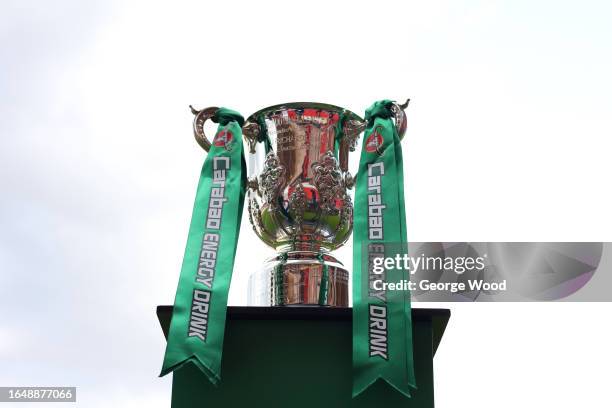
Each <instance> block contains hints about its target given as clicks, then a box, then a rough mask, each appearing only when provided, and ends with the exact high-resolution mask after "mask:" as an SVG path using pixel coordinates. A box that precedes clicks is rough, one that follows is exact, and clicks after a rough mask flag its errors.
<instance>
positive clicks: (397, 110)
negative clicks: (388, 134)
mask: <svg viewBox="0 0 612 408" xmlns="http://www.w3.org/2000/svg"><path fill="white" fill-rule="evenodd" d="M409 103H410V99H406V102H404V103H403V104H401V105H400V104H398V103H397V102H393V103H392V104H391V113H393V119H394V120H395V127H396V128H397V134H398V135H399V139H400V140H402V139H403V138H404V135H405V134H406V127H407V124H408V121H407V120H406V112H405V109H406V108H407V107H408V104H409Z"/></svg>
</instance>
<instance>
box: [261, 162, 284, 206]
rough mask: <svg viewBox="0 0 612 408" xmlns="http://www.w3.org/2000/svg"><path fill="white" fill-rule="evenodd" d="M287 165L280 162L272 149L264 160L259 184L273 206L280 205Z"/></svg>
mask: <svg viewBox="0 0 612 408" xmlns="http://www.w3.org/2000/svg"><path fill="white" fill-rule="evenodd" d="M285 174H286V170H285V166H283V165H282V164H280V161H279V160H278V157H276V154H275V153H274V151H270V153H268V155H267V156H266V160H265V162H264V170H263V172H262V173H261V176H260V181H259V186H260V189H261V192H262V194H263V197H264V199H265V201H266V202H267V203H268V204H270V206H272V207H277V206H278V197H279V190H280V188H281V187H282V186H283V185H284V184H285Z"/></svg>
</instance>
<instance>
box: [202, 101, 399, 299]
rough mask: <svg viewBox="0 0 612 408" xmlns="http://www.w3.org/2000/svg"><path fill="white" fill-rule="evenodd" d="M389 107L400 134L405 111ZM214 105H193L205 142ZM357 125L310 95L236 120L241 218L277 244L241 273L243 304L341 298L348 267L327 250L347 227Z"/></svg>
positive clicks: (350, 116)
mask: <svg viewBox="0 0 612 408" xmlns="http://www.w3.org/2000/svg"><path fill="white" fill-rule="evenodd" d="M394 107H395V108H396V109H394V110H393V113H394V118H395V121H396V124H397V125H398V129H400V134H402V133H403V131H404V130H405V123H406V122H405V114H404V111H403V109H402V107H400V106H399V105H396V106H394ZM216 109H217V108H207V109H204V110H202V111H194V114H196V117H195V120H194V133H195V136H196V140H197V141H198V143H200V145H201V146H202V147H203V148H204V149H205V150H208V148H209V147H210V143H209V142H208V140H207V139H206V137H205V135H204V126H203V125H204V122H205V121H206V119H208V118H209V117H211V116H213V115H214V112H215V111H216ZM365 127H366V122H365V121H364V120H363V119H362V118H360V117H359V116H357V115H356V114H355V113H353V112H351V111H349V110H346V109H344V108H341V107H338V106H334V105H327V104H322V103H313V102H297V103H286V104H282V105H275V106H271V107H268V108H265V109H262V110H260V111H258V112H256V113H254V114H252V115H251V116H249V117H248V119H247V120H246V122H245V123H244V125H243V126H242V132H243V137H244V139H245V141H246V142H247V143H248V146H249V155H248V156H249V157H248V160H247V163H248V167H247V168H248V184H247V189H248V192H247V202H248V216H249V220H250V222H251V224H252V226H253V229H254V231H255V233H256V234H257V236H258V237H259V238H260V239H261V240H262V241H263V242H264V243H266V244H267V245H269V246H270V247H272V248H274V249H275V250H276V251H277V255H276V256H274V257H272V258H271V259H269V260H268V261H267V262H266V263H265V264H264V265H263V266H262V267H260V268H259V269H257V270H255V271H253V272H252V273H251V275H250V277H249V296H248V304H249V305H250V306H281V305H318V306H340V307H346V306H348V301H349V273H348V271H347V270H346V269H345V268H344V267H343V265H342V263H341V262H340V261H338V260H337V259H336V258H335V257H334V256H333V255H332V254H331V251H333V250H334V249H336V248H338V247H340V246H341V245H343V244H344V243H345V242H346V241H347V240H348V238H349V237H350V235H351V232H352V229H353V204H352V201H351V198H350V196H349V192H348V191H349V190H350V189H351V188H352V187H353V185H354V180H353V177H352V175H351V174H350V172H349V171H348V156H349V152H350V151H354V150H355V146H356V143H357V139H358V138H359V135H360V133H361V132H362V131H363V130H364V129H365Z"/></svg>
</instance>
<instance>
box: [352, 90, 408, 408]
mask: <svg viewBox="0 0 612 408" xmlns="http://www.w3.org/2000/svg"><path fill="white" fill-rule="evenodd" d="M391 103H392V102H391V101H388V100H383V101H379V102H376V103H374V104H373V105H372V106H371V107H370V108H368V110H367V111H366V116H365V118H366V120H367V121H368V126H367V128H366V130H365V136H364V141H363V146H362V152H361V159H360V162H359V171H358V173H357V180H356V192H355V213H354V214H355V215H354V218H355V221H354V222H355V224H354V232H353V269H354V273H353V369H354V379H353V397H356V396H357V395H359V394H360V393H361V392H363V391H364V390H365V389H366V388H368V387H369V386H370V385H372V384H373V383H374V382H375V381H376V380H378V379H382V380H384V381H386V382H387V383H388V384H389V385H391V386H392V387H393V388H395V389H396V390H398V391H399V392H400V393H402V394H403V395H405V396H406V397H410V389H411V388H416V381H415V376H414V362H413V355H412V321H411V311H410V292H409V291H407V290H406V291H404V290H401V291H399V290H390V291H384V290H377V289H375V286H379V287H380V285H378V284H377V285H374V281H375V280H378V281H381V282H388V283H392V282H398V283H399V282H401V281H402V280H408V279H409V277H410V273H409V271H408V270H406V269H399V270H396V269H386V270H385V272H384V274H376V273H374V271H373V268H372V262H373V259H374V258H376V257H383V256H384V257H393V258H395V256H396V255H398V254H399V255H403V253H405V251H406V245H407V239H406V213H405V208H404V176H403V165H402V149H401V144H400V140H399V135H398V133H397V129H396V128H395V124H394V122H393V120H392V119H391V118H392V116H393V115H392V112H391V110H390V106H391ZM379 283H380V282H379Z"/></svg>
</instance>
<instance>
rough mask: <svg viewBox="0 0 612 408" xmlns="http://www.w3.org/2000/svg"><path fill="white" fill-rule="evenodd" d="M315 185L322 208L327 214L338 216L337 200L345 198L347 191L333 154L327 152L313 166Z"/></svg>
mask: <svg viewBox="0 0 612 408" xmlns="http://www.w3.org/2000/svg"><path fill="white" fill-rule="evenodd" d="M312 171H313V173H314V185H315V187H316V188H317V191H318V192H319V200H320V203H319V205H320V208H321V209H322V210H323V212H324V213H326V214H337V213H338V206H337V204H336V202H337V200H343V199H344V198H345V196H346V195H347V194H346V189H345V186H344V180H343V175H342V172H341V171H340V167H339V166H338V160H336V158H335V157H334V154H333V152H331V151H329V152H326V153H325V154H324V155H323V156H321V158H320V159H319V161H318V162H316V163H313V164H312Z"/></svg>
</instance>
